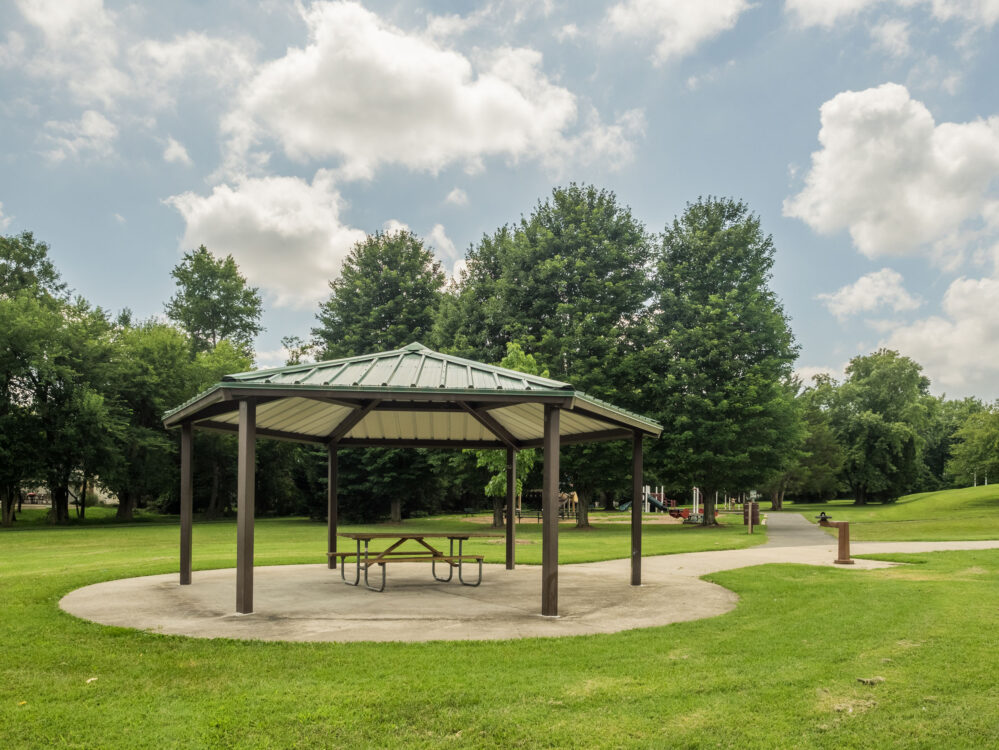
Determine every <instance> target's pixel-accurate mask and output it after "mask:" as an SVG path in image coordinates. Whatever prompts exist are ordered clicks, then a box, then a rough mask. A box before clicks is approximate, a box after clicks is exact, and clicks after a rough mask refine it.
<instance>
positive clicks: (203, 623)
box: [59, 514, 999, 642]
mask: <svg viewBox="0 0 999 750" xmlns="http://www.w3.org/2000/svg"><path fill="white" fill-rule="evenodd" d="M795 517H797V518H798V519H799V520H800V521H801V522H802V523H803V524H805V525H804V526H803V525H802V523H798V521H794V520H791V521H784V520H783V519H787V518H792V519H793V518H795ZM778 519H782V520H778ZM769 524H770V526H769V529H770V541H769V543H768V544H765V545H762V546H759V547H751V548H749V549H741V550H724V551H718V552H690V553H685V554H677V555H661V556H657V557H645V558H643V559H642V572H643V581H644V584H643V585H642V586H641V587H632V586H629V585H628V584H627V582H628V580H629V562H628V560H606V561H602V562H595V563H583V564H579V565H563V566H562V567H561V568H560V569H559V613H560V615H561V616H560V617H558V618H544V617H541V616H540V615H539V614H538V611H539V609H540V591H541V569H540V566H521V567H519V568H517V569H516V570H513V571H507V570H504V569H503V566H501V565H486V566H484V573H483V576H484V578H483V583H482V585H481V586H480V587H478V588H471V587H467V586H461V585H459V584H458V583H457V582H456V581H454V582H451V583H446V584H441V583H435V582H433V581H432V580H430V571H429V570H427V569H426V567H427V566H425V565H395V566H390V567H389V570H388V585H387V587H386V589H385V591H384V592H383V593H381V594H378V593H375V592H372V591H368V590H366V589H365V588H363V586H362V587H357V588H355V587H352V586H345V585H344V584H343V583H342V582H341V580H340V574H339V571H334V570H328V569H327V568H326V566H325V565H280V566H270V567H259V568H256V569H255V570H254V580H255V590H254V604H255V609H256V611H255V612H254V613H253V614H250V615H237V614H234V613H233V610H234V605H235V591H236V581H235V579H236V572H235V569H231V568H230V569H225V570H206V571H195V572H194V576H193V583H192V585H190V586H180V585H178V583H177V574H176V573H171V574H167V575H158V576H144V577H141V578H125V579H120V580H116V581H107V582H104V583H97V584H93V585H91V586H86V587H84V588H81V589H77V590H75V591H72V592H70V593H69V594H67V595H66V596H65V597H63V599H62V600H61V601H60V602H59V606H60V607H61V608H62V609H63V610H65V611H66V612H69V613H70V614H73V615H75V616H77V617H81V618H84V619H87V620H92V621H94V622H98V623H102V624H105V625H116V626H120V627H128V628H138V629H140V630H145V631H149V632H156V633H169V634H176V635H187V636H194V637H199V638H241V639H251V640H267V641H335V642H346V641H438V640H508V639H511V638H528V637H552V636H569V635H589V634H594V633H615V632H619V631H622V630H631V629H634V628H646V627H654V626H658V625H667V624H669V623H673V622H683V621H687V620H698V619H702V618H705V617H713V616H716V615H720V614H724V613H725V612H728V611H730V610H731V609H733V608H734V607H735V606H736V604H737V603H738V596H736V594H735V593H733V592H732V591H729V590H728V589H725V588H722V587H721V586H717V585H715V584H712V583H709V582H707V581H703V580H700V577H701V576H703V575H706V574H708V573H715V572H718V571H722V570H732V569H735V568H743V567H749V566H752V565H763V564H767V563H801V564H806V565H822V566H828V567H832V566H833V563H832V560H833V558H834V557H835V555H836V549H835V546H836V545H835V540H834V539H833V538H832V537H831V536H828V535H826V534H825V533H824V532H822V531H820V530H819V529H817V528H816V527H815V526H812V525H811V524H809V523H808V522H807V521H805V520H804V519H802V518H801V517H800V516H797V514H794V515H792V514H781V515H777V514H771V515H770V517H769ZM806 526H807V527H810V530H809V528H806ZM812 532H814V533H812ZM815 534H818V535H821V536H822V537H824V538H823V539H820V538H818V537H816V536H815ZM791 542H795V543H794V544H793V545H791ZM996 548H999V540H987V541H969V542H860V543H855V544H854V545H853V552H854V554H877V553H892V552H934V551H943V550H965V549H996ZM891 565H892V563H887V562H881V561H876V560H857V561H856V564H855V565H853V566H849V567H845V566H836V567H839V568H840V569H841V570H843V571H844V572H847V571H853V570H871V569H875V568H885V567H890V566H891Z"/></svg>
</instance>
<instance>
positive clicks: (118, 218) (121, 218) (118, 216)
mask: <svg viewBox="0 0 999 750" xmlns="http://www.w3.org/2000/svg"><path fill="white" fill-rule="evenodd" d="M111 217H112V218H113V219H114V220H115V221H116V222H118V223H119V224H124V223H126V221H127V219H126V218H125V217H124V216H122V215H121V214H119V213H113V214H111Z"/></svg>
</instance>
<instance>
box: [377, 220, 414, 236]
mask: <svg viewBox="0 0 999 750" xmlns="http://www.w3.org/2000/svg"><path fill="white" fill-rule="evenodd" d="M408 231H410V229H409V224H406V223H405V222H402V221H399V220H398V219H389V220H388V221H386V222H385V223H384V224H382V232H383V233H384V234H398V233H399V232H408Z"/></svg>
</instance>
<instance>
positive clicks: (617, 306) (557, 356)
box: [435, 184, 650, 526]
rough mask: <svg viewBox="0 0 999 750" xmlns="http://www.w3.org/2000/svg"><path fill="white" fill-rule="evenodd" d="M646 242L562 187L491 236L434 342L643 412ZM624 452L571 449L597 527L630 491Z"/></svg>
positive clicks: (567, 459)
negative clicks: (640, 363)
mask: <svg viewBox="0 0 999 750" xmlns="http://www.w3.org/2000/svg"><path fill="white" fill-rule="evenodd" d="M649 256H650V248H649V242H648V237H647V236H646V233H645V229H644V227H643V226H642V224H641V223H640V222H639V221H637V220H636V219H635V218H634V216H633V215H632V213H631V211H630V209H628V208H627V207H626V206H622V205H621V204H620V203H619V202H618V200H617V197H616V196H615V195H614V193H612V192H609V191H606V190H599V189H598V188H596V187H594V186H592V185H576V184H571V185H569V186H568V187H559V188H555V189H554V190H553V191H552V194H551V197H550V198H548V199H547V200H545V201H542V202H539V203H538V204H537V206H536V207H535V208H534V211H533V212H532V213H531V214H530V216H527V217H524V218H522V219H521V221H520V222H519V224H517V225H516V226H514V227H501V228H500V229H498V230H497V231H496V232H495V233H494V234H493V235H492V236H487V237H483V238H482V240H481V241H480V243H479V244H478V246H477V247H476V248H473V249H472V250H471V251H470V252H469V255H468V258H467V271H466V273H465V274H464V275H463V276H462V278H461V279H460V280H459V284H458V287H457V289H456V290H455V293H454V294H453V295H452V296H450V297H449V299H448V300H447V301H446V303H445V304H444V305H443V307H442V313H441V316H440V320H439V322H438V325H437V326H436V328H435V339H436V340H435V343H437V344H438V345H439V346H441V347H442V348H445V349H447V350H449V351H451V352H453V353H456V354H459V355H462V356H467V357H470V358H472V359H478V360H480V361H484V362H497V361H499V360H500V359H502V358H503V357H504V356H505V354H506V345H507V344H508V343H510V342H514V343H517V344H519V345H520V346H521V347H522V348H523V350H524V351H529V352H531V353H532V354H533V355H534V356H535V357H536V358H537V360H538V362H539V363H540V364H541V365H542V366H543V367H546V368H547V369H548V370H549V371H550V373H551V377H553V378H556V379H558V380H564V381H567V382H570V383H572V384H573V385H574V386H576V387H577V388H579V389H580V390H584V391H586V392H587V393H589V394H591V395H593V396H596V397H598V398H604V399H607V400H611V401H614V403H616V404H618V405H621V406H625V407H631V408H633V409H640V408H643V406H642V399H641V397H640V393H639V388H638V385H637V381H636V368H635V362H634V358H635V355H636V352H637V351H638V348H639V345H640V344H639V339H640V337H641V335H642V334H643V331H644V329H643V325H642V316H643V313H644V305H645V301H646V300H647V299H648V297H649V294H650V287H649V283H648V275H647V265H648V261H649ZM630 466H631V463H630V459H629V458H628V452H627V450H626V448H625V447H624V446H622V445H620V444H600V445H594V446H574V447H571V448H567V449H566V450H565V451H563V455H562V467H561V468H562V472H563V474H564V475H565V476H566V477H567V478H568V480H569V481H570V482H571V483H572V485H573V487H574V489H575V490H576V492H577V493H578V494H579V498H580V508H581V513H580V518H579V521H578V522H579V524H580V525H582V526H585V525H587V524H588V520H587V510H588V508H589V504H590V501H591V498H592V497H593V496H594V494H595V493H597V492H601V491H612V490H614V489H618V488H620V487H621V486H622V485H623V484H624V483H625V482H626V477H627V476H628V472H629V470H630Z"/></svg>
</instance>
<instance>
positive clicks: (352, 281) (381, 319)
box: [312, 231, 446, 522]
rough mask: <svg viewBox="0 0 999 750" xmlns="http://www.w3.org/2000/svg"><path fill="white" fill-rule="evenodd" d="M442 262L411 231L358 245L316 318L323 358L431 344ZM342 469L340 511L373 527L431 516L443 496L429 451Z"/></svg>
mask: <svg viewBox="0 0 999 750" xmlns="http://www.w3.org/2000/svg"><path fill="white" fill-rule="evenodd" d="M445 281H446V279H445V276H444V272H443V271H442V270H441V266H440V263H439V262H438V261H437V260H436V259H435V258H434V255H433V253H432V252H431V250H430V249H429V248H427V247H426V246H425V245H424V243H423V241H422V240H421V239H420V238H418V237H416V236H415V235H414V234H412V233H411V232H408V231H401V232H392V233H390V234H385V233H377V234H374V235H371V236H369V237H367V238H366V239H365V240H363V241H361V242H359V243H357V244H356V245H355V246H354V248H353V249H352V250H351V252H350V255H349V256H348V257H347V259H346V260H345V261H344V264H343V269H342V270H341V273H340V276H339V277H338V278H337V279H336V280H335V281H333V282H331V283H330V290H331V294H330V297H329V299H328V300H326V302H324V303H323V304H322V305H321V306H320V308H319V312H318V314H317V316H316V317H317V319H318V321H319V325H318V326H317V327H316V328H314V329H313V331H312V333H313V335H314V337H315V342H316V346H315V349H316V350H317V351H319V352H320V356H321V357H322V358H324V359H332V358H337V357H350V356H355V355H361V354H371V353H374V352H379V351H385V350H391V349H399V348H402V347H403V346H406V345H407V344H410V343H412V342H414V341H420V340H421V339H423V340H424V341H426V340H427V338H428V336H429V333H430V329H431V328H432V326H433V323H434V320H435V318H436V315H437V310H438V306H439V305H440V301H441V295H442V290H443V288H444V284H445ZM348 455H349V459H348V460H344V461H343V462H342V467H341V472H340V487H341V490H342V502H341V511H342V512H343V513H344V515H345V516H347V517H353V518H358V519H361V520H372V519H374V518H377V517H378V516H379V515H380V514H382V513H383V512H384V511H385V509H386V508H385V506H386V505H387V506H388V512H389V517H390V519H391V520H392V521H393V522H399V521H401V520H402V509H403V501H405V504H406V506H407V509H408V510H410V511H412V510H415V509H427V508H428V507H429V506H430V505H432V503H433V502H434V495H435V493H437V491H438V490H439V480H438V478H437V477H436V476H435V474H434V471H433V467H432V465H431V462H430V460H429V453H428V451H425V450H413V449H407V450H404V449H385V448H364V449H353V450H351V451H349V454H348Z"/></svg>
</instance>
